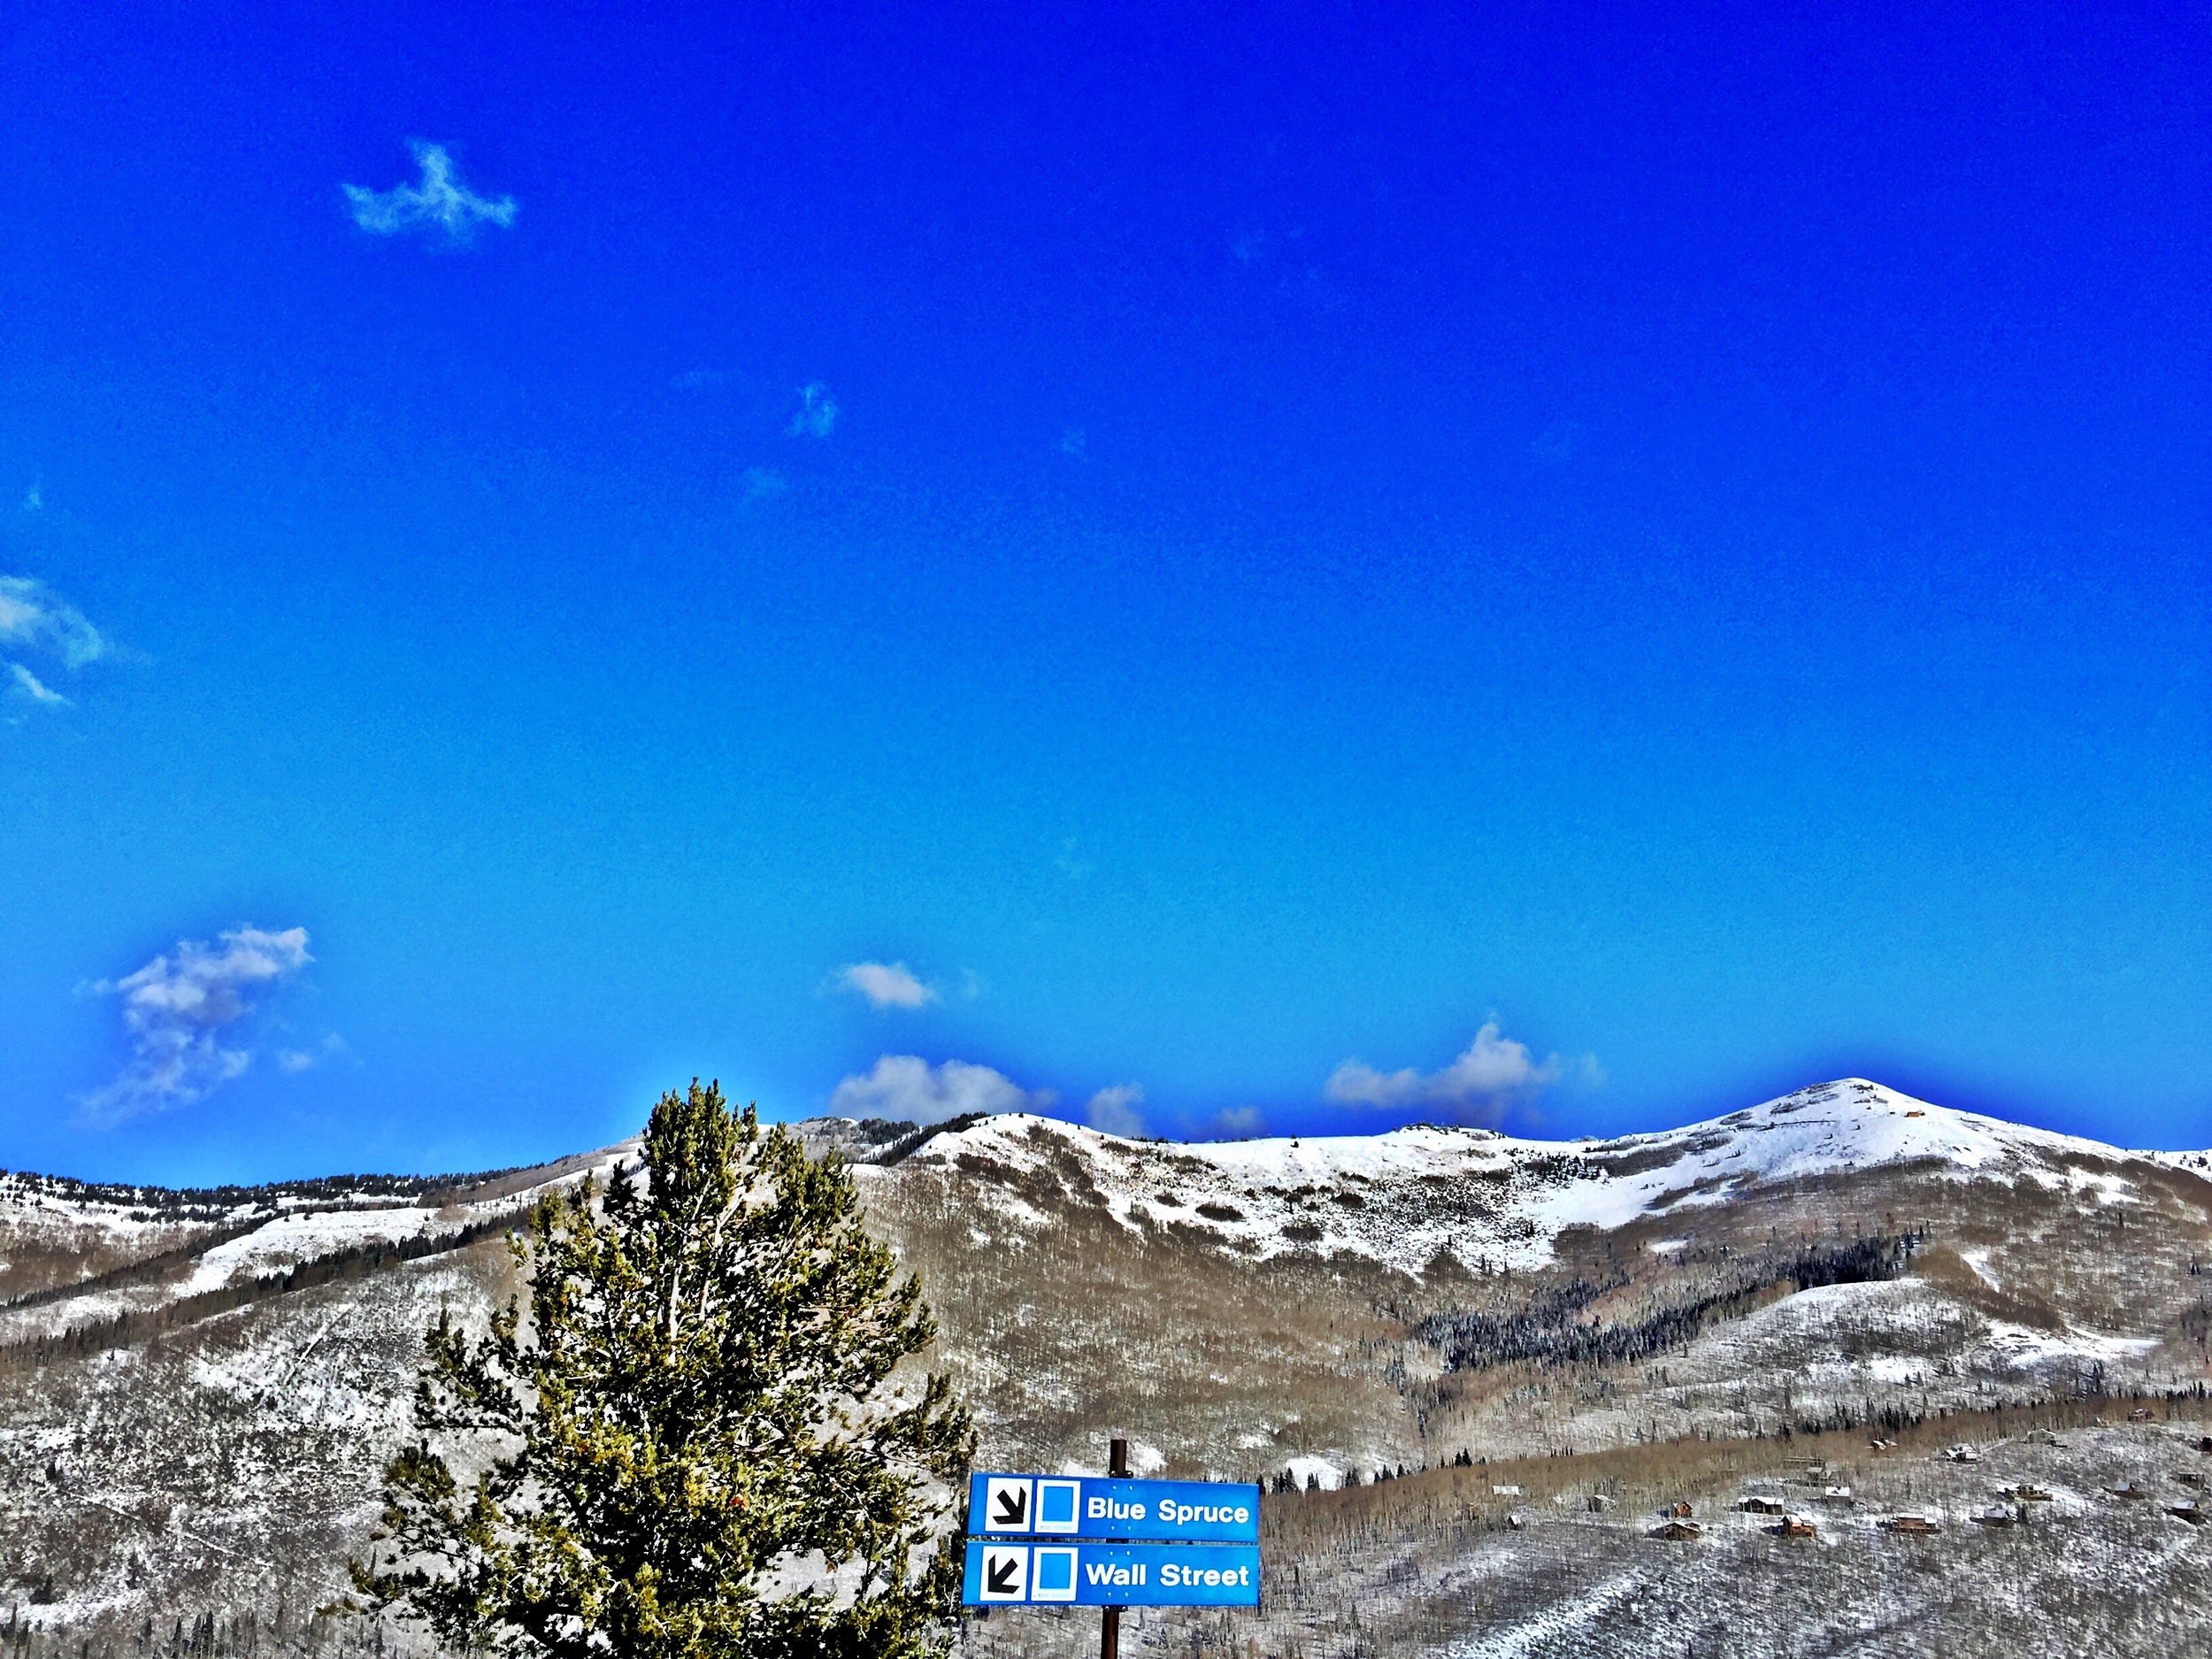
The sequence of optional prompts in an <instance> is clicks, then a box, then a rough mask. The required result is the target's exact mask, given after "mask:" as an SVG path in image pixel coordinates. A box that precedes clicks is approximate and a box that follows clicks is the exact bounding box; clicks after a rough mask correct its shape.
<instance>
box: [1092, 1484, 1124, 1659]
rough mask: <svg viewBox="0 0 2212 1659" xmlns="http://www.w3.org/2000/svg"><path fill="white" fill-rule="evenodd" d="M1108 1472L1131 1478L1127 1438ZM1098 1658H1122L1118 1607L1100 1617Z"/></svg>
mask: <svg viewBox="0 0 2212 1659" xmlns="http://www.w3.org/2000/svg"><path fill="white" fill-rule="evenodd" d="M1106 1473H1107V1476H1108V1478H1109V1479H1114V1480H1126V1479H1129V1442H1128V1441H1127V1440H1116V1441H1114V1443H1113V1447H1112V1449H1111V1450H1110V1451H1109V1452H1108V1454H1107V1457H1106ZM1098 1659H1121V1609H1119V1608H1118V1607H1110V1608H1107V1609H1105V1610H1104V1611H1103V1612H1102V1614H1101V1616H1100V1617H1099V1624H1098Z"/></svg>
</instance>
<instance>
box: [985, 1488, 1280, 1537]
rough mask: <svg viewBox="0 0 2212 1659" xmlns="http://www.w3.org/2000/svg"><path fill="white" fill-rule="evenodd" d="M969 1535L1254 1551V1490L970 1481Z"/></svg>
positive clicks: (1256, 1507)
mask: <svg viewBox="0 0 2212 1659" xmlns="http://www.w3.org/2000/svg"><path fill="white" fill-rule="evenodd" d="M968 1532H969V1535H970V1536H972V1537H982V1538H991V1539H998V1538H1005V1539H1013V1538H1032V1539H1033V1538H1038V1537H1045V1538H1052V1537H1058V1538H1082V1539H1096V1540H1113V1541H1120V1540H1127V1541H1129V1542H1132V1543H1152V1544H1256V1543H1258V1542H1259V1541H1260V1489H1259V1488H1258V1487H1257V1486H1239V1485H1234V1484H1232V1483H1228V1482H1219V1481H1210V1480H1114V1479H1104V1480H1101V1479H1094V1478H1093V1477H1091V1476H1089V1475H975V1476H972V1477H971V1478H970V1479H969V1482H968Z"/></svg>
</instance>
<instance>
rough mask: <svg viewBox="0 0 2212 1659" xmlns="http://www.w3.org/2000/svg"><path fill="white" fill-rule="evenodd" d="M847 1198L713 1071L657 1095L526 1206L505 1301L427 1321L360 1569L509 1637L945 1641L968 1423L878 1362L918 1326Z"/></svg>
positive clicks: (760, 1655)
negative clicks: (578, 1167) (592, 1167)
mask: <svg viewBox="0 0 2212 1659" xmlns="http://www.w3.org/2000/svg"><path fill="white" fill-rule="evenodd" d="M857 1208H858V1206H857V1198H856V1193H855V1190H854V1185H853V1178H852V1175H851V1173H850V1171H848V1170H846V1169H845V1168H844V1167H843V1166H842V1164H840V1163H839V1162H838V1160H837V1159H836V1158H835V1157H834V1156H829V1157H825V1158H823V1159H821V1160H818V1161H817V1160H813V1159H810V1158H809V1157H808V1156H806V1153H805V1150H804V1148H803V1147H802V1146H801V1145H800V1143H799V1142H798V1141H797V1140H796V1139H795V1138H794V1137H793V1136H791V1135H790V1134H789V1133H787V1132H786V1131H785V1130H784V1129H783V1128H782V1127H781V1126H780V1125H777V1126H774V1127H772V1128H770V1129H768V1130H765V1131H764V1130H763V1129H762V1128H761V1126H760V1125H759V1122H758V1120H757V1117H756V1115H755V1113H754V1110H753V1109H752V1108H750V1107H748V1108H746V1110H744V1111H743V1112H742V1113H741V1114H733V1112H732V1111H731V1110H729V1109H728V1107H727V1106H726V1104H725V1103H724V1102H723V1099H722V1094H721V1091H720V1089H719V1088H718V1087H712V1086H710V1087H706V1088H701V1087H699V1085H698V1083H697V1081H696V1080H694V1081H693V1083H692V1085H691V1087H690V1089H689V1090H688V1091H687V1093H685V1094H674V1093H671V1094H665V1095H664V1096H662V1098H661V1100H660V1102H659V1103H658V1104H657V1105H656V1106H655V1107H654V1109H653V1116H652V1120H651V1122H650V1124H649V1125H648V1126H647V1129H646V1132H645V1143H644V1156H643V1159H642V1165H641V1168H639V1169H635V1170H633V1171H631V1172H630V1173H629V1174H628V1175H627V1176H622V1175H618V1176H617V1177H616V1178H615V1179H613V1181H612V1182H611V1184H610V1186H609V1187H608V1188H607V1190H606V1191H605V1192H604V1194H598V1193H595V1192H594V1191H593V1190H592V1188H591V1187H590V1186H589V1185H588V1184H587V1185H586V1186H585V1187H583V1188H582V1189H581V1190H580V1191H578V1192H575V1193H572V1194H569V1195H566V1196H558V1197H554V1198H549V1199H548V1200H547V1201H546V1202H544V1203H542V1204H541V1205H540V1206H539V1208H538V1209H537V1210H536V1211H535V1213H534V1216H533V1217H532V1220H531V1225H530V1228H529V1233H528V1236H527V1239H526V1240H518V1242H517V1245H516V1251H517V1258H518V1263H519V1265H520V1266H521V1268H522V1271H523V1272H524V1275H525V1278H526V1283H527V1286H528V1304H527V1308H526V1309H525V1308H523V1307H522V1306H521V1305H520V1299H518V1300H517V1301H516V1302H510V1303H509V1304H508V1306H507V1307H506V1308H505V1309H504V1310H503V1311H501V1312H500V1313H499V1314H497V1315H496V1316H495V1317H494V1319H493V1321H492V1325H491V1330H490V1333H489V1334H488V1336H486V1337H483V1338H480V1339H478V1338H472V1337H470V1336H469V1335H468V1334H467V1333H465V1332H463V1331H462V1330H460V1329H459V1328H457V1326H456V1325H453V1324H451V1323H449V1321H448V1320H447V1319H446V1318H444V1317H440V1319H439V1322H438V1323H437V1325H434V1326H433V1327H432V1329H431V1331H430V1333H429V1340H428V1350H427V1353H426V1356H425V1358H424V1362H423V1371H422V1379H421V1383H420V1386H419V1391H418V1394H417V1398H416V1407H415V1417H416V1425H417V1428H418V1430H419V1436H420V1438H419V1440H418V1441H417V1443H416V1444H414V1445H412V1446H411V1447H409V1448H407V1449H405V1450H404V1451H403V1452H402V1453H401V1454H400V1455H398V1456H397V1457H396V1458H395V1459H394V1460H393V1461H392V1463H391V1464H390V1466H389V1467H388V1469H387V1470H386V1471H385V1497H386V1508H385V1511H384V1520H383V1525H382V1526H381V1527H380V1529H379V1531H378V1532H376V1534H375V1535H374V1541H373V1545H372V1548H371V1549H370V1552H369V1559H368V1560H367V1561H366V1562H356V1563H354V1564H353V1575H354V1581H355V1585H356V1587H357V1589H358V1590H359V1591H360V1592H361V1593H362V1594H364V1595H365V1596H366V1597H367V1598H369V1600H370V1601H371V1602H372V1603H373V1604H374V1605H376V1606H379V1607H381V1608H385V1609H390V1610H391V1611H392V1612H393V1613H395V1614H396V1616H398V1617H403V1618H413V1619H421V1620H426V1621H427V1623H428V1624H429V1625H430V1627H431V1628H432V1630H434V1632H436V1634H437V1635H438V1637H439V1638H440V1639H441V1640H443V1641H444V1642H445V1643H447V1644H448V1645H449V1646H453V1647H488V1648H493V1649H495V1650H498V1651H501V1652H504V1653H509V1654H513V1655H549V1656H553V1659H602V1656H619V1659H632V1656H633V1655H636V1656H637V1659H707V1656H708V1655H713V1656H714V1659H782V1656H783V1655H801V1654H805V1655H854V1656H855V1659H858V1655H869V1659H902V1656H904V1655H922V1654H926V1653H928V1652H930V1651H932V1650H933V1648H935V1647H938V1646H940V1645H941V1640H942V1637H943V1633H944V1632H945V1630H946V1628H947V1625H946V1619H947V1616H948V1614H949V1609H950V1608H951V1605H952V1603H953V1601H954V1600H955V1598H956V1591H957V1586H958V1563H957V1558H956V1554H955V1548H956V1545H957V1542H958V1540H957V1539H956V1537H954V1536H953V1535H952V1533H951V1532H950V1531H949V1529H948V1528H947V1527H946V1525H945V1521H946V1517H947V1514H948V1510H949V1503H950V1500H951V1494H952V1492H953V1490H954V1488H955V1486H956V1482H957V1481H958V1479H959V1478H960V1476H961V1474H962V1471H964V1469H965V1468H966V1466H967V1463H968V1462H969V1460H970V1459H971V1457H972V1455H973V1451H974V1436H973V1432H972V1429H971V1428H970V1425H969V1420H968V1416H967V1413H966V1412H965V1411H964V1410H963V1409H961V1408H960V1407H959V1406H958V1405H957V1404H956V1403H955V1402H954V1401H953V1400H952V1399H951V1397H950V1391H949V1385H948V1384H947V1382H946V1381H945V1379H943V1378H941V1377H937V1376H931V1377H929V1378H927V1379H910V1378H909V1377H908V1376H907V1375H906V1374H905V1373H898V1374H896V1375H895V1370H896V1368H897V1367H898V1365H899V1363H900V1362H901V1361H902V1360H903V1359H905V1358H906V1357H907V1356H910V1355H912V1354H914V1353H916V1352H917V1351H918V1350H919V1349H920V1348H923V1347H925V1346H926V1344H927V1343H928V1342H929V1340H930V1339H931V1337H932V1336H933V1333H934V1326H933V1324H932V1321H931V1319H930V1316H929V1310H928V1309H927V1308H926V1306H925V1305H924V1304H923V1302H922V1298H921V1289H920V1286H919V1285H918V1282H917V1281H916V1280H915V1279H911V1278H908V1279H900V1278H899V1276H898V1273H897V1269H896V1263H895V1260H894V1258H893V1256H892V1253H891V1252H890V1250H889V1249H887V1248H886V1247H884V1246H883V1245H881V1244H879V1243H877V1242H876V1241H875V1240H872V1239H871V1238H869V1237H868V1235H867V1234H866V1233H864V1232H863V1231H862V1229H861V1226H860V1223H859V1218H858V1214H857ZM449 1457H451V1458H452V1459H453V1460H454V1462H453V1463H449V1462H448V1461H447V1459H448V1458H449ZM455 1464H458V1465H459V1466H460V1468H461V1470H462V1476H461V1477H460V1478H457V1476H456V1473H455ZM472 1471H473V1479H468V1476H469V1475H470V1473H471V1472H472Z"/></svg>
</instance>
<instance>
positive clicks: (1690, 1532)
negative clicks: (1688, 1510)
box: [1650, 1521, 1705, 1544]
mask: <svg viewBox="0 0 2212 1659" xmlns="http://www.w3.org/2000/svg"><path fill="white" fill-rule="evenodd" d="M1650 1536H1651V1537H1653V1538H1657V1539H1663V1540H1665V1541H1666V1542H1668V1543H1670V1544H1686V1543H1688V1542H1689V1541H1690V1540H1692V1539H1697V1538H1702V1537H1704V1536H1705V1529H1704V1528H1703V1527H1701V1526H1700V1525H1698V1524H1697V1523H1696V1522H1695V1521H1669V1522H1668V1523H1667V1524H1666V1525H1663V1526H1655V1527H1653V1528H1652V1529H1651V1532H1650Z"/></svg>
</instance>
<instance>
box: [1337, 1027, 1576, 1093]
mask: <svg viewBox="0 0 2212 1659" xmlns="http://www.w3.org/2000/svg"><path fill="white" fill-rule="evenodd" d="M1586 1064H1587V1065H1590V1066H1594V1065H1595V1064H1596V1063H1595V1061H1594V1059H1593V1060H1591V1061H1588V1062H1587V1063H1586ZM1561 1070H1562V1063H1561V1061H1560V1058H1559V1056H1557V1055H1552V1056H1549V1057H1548V1058H1547V1059H1545V1060H1543V1061H1542V1062H1539V1061H1537V1060H1536V1058H1535V1057H1534V1056H1532V1055H1531V1054H1530V1053H1529V1051H1528V1046H1527V1045H1526V1044H1525V1043H1519V1042H1516V1041H1513V1040H1512V1039H1511V1038H1509V1037H1507V1036H1505V1035H1504V1034H1502V1033H1501V1031H1500V1030H1499V1027H1498V1022H1497V1021H1496V1020H1494V1019H1493V1020H1486V1021H1485V1022H1484V1023H1483V1025H1482V1028H1481V1029H1480V1030H1479V1031H1478V1032H1476V1033H1475V1040H1474V1041H1472V1042H1471V1043H1470V1044H1468V1045H1467V1048H1466V1050H1465V1052H1463V1054H1461V1055H1460V1056H1459V1057H1458V1058H1457V1059H1455V1060H1454V1061H1453V1062H1452V1063H1451V1064H1449V1065H1448V1066H1446V1067H1444V1068H1443V1069H1442V1070H1441V1071H1416V1070H1414V1069H1413V1068H1412V1067H1411V1066H1408V1067H1406V1068H1405V1069H1403V1070H1402V1071H1377V1070H1376V1069H1375V1068H1374V1067H1373V1066H1371V1065H1369V1064H1366V1063H1365V1062H1364V1061H1360V1060H1347V1061H1345V1062H1344V1064H1341V1065H1340V1066H1338V1067H1337V1069H1336V1070H1335V1071H1333V1072H1331V1073H1330V1074H1329V1080H1328V1082H1327V1084H1326V1085H1325V1086H1324V1087H1323V1088H1322V1091H1321V1092H1322V1094H1324V1095H1325V1097H1327V1098H1328V1099H1330V1100H1333V1101H1335V1102H1338V1103H1340V1104H1341V1105H1347V1106H1386V1107H1396V1106H1437V1107H1441V1108H1443V1109H1444V1110H1446V1111H1448V1112H1449V1113H1451V1114H1453V1115H1455V1116H1466V1115H1468V1114H1470V1113H1477V1114H1480V1113H1487V1114H1489V1115H1491V1116H1496V1115H1498V1114H1501V1113H1502V1112H1503V1111H1505V1110H1507V1108H1509V1107H1510V1106H1512V1105H1515V1104H1516V1103H1517V1102H1523V1101H1527V1100H1531V1099H1532V1098H1534V1096H1535V1095H1537V1094H1540V1093H1541V1092H1542V1091H1543V1090H1544V1089H1545V1088H1546V1087H1549V1086H1550V1085H1551V1084H1553V1083H1555V1082H1556V1081H1558V1079H1559V1076H1560V1072H1561Z"/></svg>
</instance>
